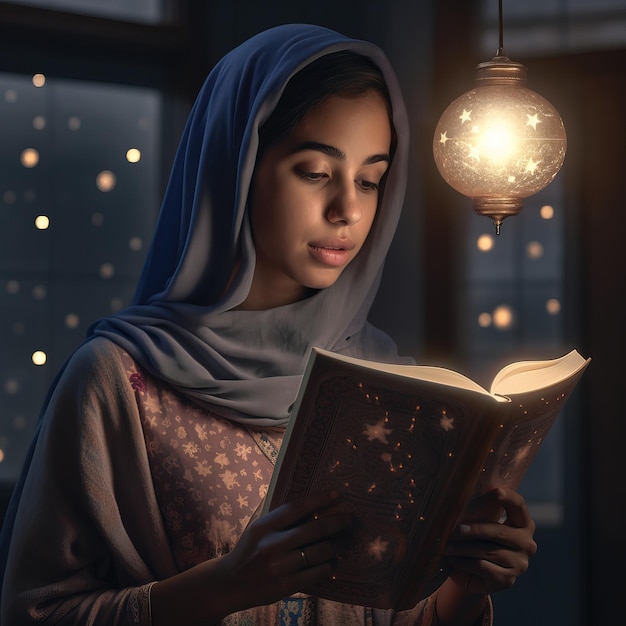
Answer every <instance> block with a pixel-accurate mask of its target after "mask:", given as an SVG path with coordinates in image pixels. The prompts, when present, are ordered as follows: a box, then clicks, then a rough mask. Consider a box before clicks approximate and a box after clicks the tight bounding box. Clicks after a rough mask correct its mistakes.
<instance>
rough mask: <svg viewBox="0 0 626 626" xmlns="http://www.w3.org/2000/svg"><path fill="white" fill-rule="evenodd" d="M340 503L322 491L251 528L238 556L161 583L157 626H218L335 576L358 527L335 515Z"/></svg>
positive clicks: (155, 599) (155, 596)
mask: <svg viewBox="0 0 626 626" xmlns="http://www.w3.org/2000/svg"><path fill="white" fill-rule="evenodd" d="M339 498H340V495H339V494H338V493H337V492H336V491H330V492H329V491H324V492H318V493H314V494H311V495H309V496H306V497H304V498H302V499H299V500H294V501H293V502H288V503H287V504H283V505H282V506H280V507H278V508H276V509H274V510H273V511H271V512H269V513H267V514H266V515H263V516H262V517H260V518H258V519H256V520H255V521H254V522H252V523H251V524H250V525H249V526H248V528H246V530H245V531H244V533H243V534H242V536H241V538H240V539H239V542H238V543H237V545H236V546H235V548H234V549H233V551H232V552H229V553H228V554H225V555H224V556H222V557H219V558H217V559H213V560H210V561H206V562H205V563H202V564H200V565H198V566H196V567H194V568H191V569H190V570H187V571H186V572H183V573H181V574H179V575H177V576H174V577H173V578H170V579H167V580H164V581H161V582H158V583H156V584H155V585H154V586H153V588H152V609H153V610H152V613H153V624H154V626H161V625H163V626H165V625H169V624H177V625H181V626H182V624H196V623H198V624H199V623H203V624H206V623H211V622H214V621H219V620H220V619H222V618H223V617H225V616H226V615H229V614H231V613H235V612H237V611H241V610H244V609H247V608H251V607H254V606H260V605H266V604H272V603H273V602H277V601H279V600H281V599H283V598H286V597H289V596H290V595H292V594H294V593H296V592H298V591H301V590H303V589H306V588H310V587H311V586H312V585H314V584H315V583H316V582H319V581H321V580H324V579H325V578H328V577H330V576H332V572H333V562H334V560H335V558H336V556H337V554H338V553H339V552H341V551H342V548H343V547H344V545H345V542H346V540H347V539H348V533H349V531H350V530H351V529H353V528H354V526H355V523H356V522H355V519H354V517H353V516H352V515H351V514H349V513H343V512H337V511H333V510H332V507H333V506H334V505H336V504H337V503H338V501H339ZM174 618H175V619H174ZM170 620H171V621H170Z"/></svg>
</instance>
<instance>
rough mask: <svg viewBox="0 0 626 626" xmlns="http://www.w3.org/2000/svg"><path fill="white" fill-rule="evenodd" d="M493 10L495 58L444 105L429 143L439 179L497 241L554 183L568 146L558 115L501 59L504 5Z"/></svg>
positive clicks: (521, 69)
mask: <svg viewBox="0 0 626 626" xmlns="http://www.w3.org/2000/svg"><path fill="white" fill-rule="evenodd" d="M498 9H499V15H498V27H499V47H498V50H497V53H496V56H495V57H494V58H493V59H491V60H490V61H486V62H484V63H480V64H479V65H478V66H477V67H476V74H475V85H474V88H473V89H472V90H470V91H468V92H467V93H465V94H463V95H462V96H460V97H459V98H457V99H456V100H454V102H452V103H451V104H450V105H449V106H448V108H447V109H446V110H445V111H444V112H443V114H442V116H441V118H440V119H439V122H438V124H437V127H436V129H435V134H434V137H433V156H434V159H435V163H436V165H437V169H438V170H439V173H440V174H441V176H442V177H443V178H444V180H445V181H446V182H447V183H448V184H449V185H450V186H451V187H452V188H453V189H455V190H456V191H458V192H459V193H461V194H463V195H465V196H467V197H469V198H471V199H472V205H473V208H474V210H475V211H476V213H478V214H479V215H485V216H487V217H490V218H491V219H492V220H493V223H494V225H495V228H496V234H500V227H501V225H502V220H504V219H505V218H506V217H509V216H511V215H517V213H519V212H520V210H521V209H522V206H523V200H524V198H527V197H528V196H531V195H533V194H535V193H537V192H538V191H540V190H541V189H543V188H544V187H546V186H547V185H548V184H549V183H550V182H552V180H553V179H554V177H555V176H556V175H557V173H558V171H559V169H560V168H561V165H562V164H563V161H564V159H565V151H566V147H567V138H566V134H565V128H564V126H563V121H562V120H561V117H560V116H559V114H558V112H557V110H556V109H555V108H554V107H553V106H552V105H551V104H550V103H549V102H548V101H547V100H546V99H545V98H543V97H542V96H540V95H539V94H537V93H535V92H534V91H532V90H530V89H528V87H527V86H526V82H527V70H526V67H525V66H524V65H522V64H521V63H516V62H514V61H511V60H510V59H509V58H508V57H506V56H505V55H504V49H503V27H502V0H499V7H498Z"/></svg>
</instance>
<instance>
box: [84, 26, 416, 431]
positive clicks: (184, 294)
mask: <svg viewBox="0 0 626 626" xmlns="http://www.w3.org/2000/svg"><path fill="white" fill-rule="evenodd" d="M339 50H351V51H354V52H356V53H359V54H362V55H364V56H367V57H369V58H371V59H372V60H373V61H374V62H375V64H376V65H377V66H378V67H379V68H380V69H381V70H382V72H383V75H384V78H385V81H386V83H387V86H388V90H389V92H390V96H391V102H392V114H393V124H394V127H395V130H396V134H397V148H396V152H395V154H394V158H393V161H392V164H391V167H390V169H389V171H388V173H387V180H386V183H385V189H384V194H383V197H382V201H381V205H380V206H379V209H378V213H377V217H376V220H375V225H374V227H373V229H372V231H371V232H370V235H369V237H368V239H367V241H366V243H365V245H364V247H363V248H362V250H361V251H360V253H359V254H358V255H357V257H356V258H355V259H354V260H353V262H352V263H351V264H350V265H349V266H348V267H347V268H346V269H345V270H344V272H343V273H342V274H341V276H340V277H339V279H338V280H337V281H336V283H335V284H334V285H332V286H331V287H329V288H327V289H323V290H320V291H319V292H317V293H316V294H315V295H313V296H311V297H309V298H306V299H304V300H302V301H299V302H296V303H294V304H290V305H286V306H281V307H277V308H274V309H270V310H262V311H244V310H233V309H234V307H236V306H237V305H239V304H240V303H241V302H243V301H244V299H245V298H246V296H247V294H248V291H249V289H250V284H251V281H252V276H253V273H254V265H255V251H254V245H253V241H252V235H251V231H250V225H249V221H248V214H247V210H246V208H247V201H248V192H249V190H250V184H251V179H252V174H253V169H254V165H255V160H256V156H257V148H258V129H259V127H260V126H261V125H262V124H263V122H264V121H265V120H267V118H268V116H269V115H270V114H271V112H272V111H273V109H274V107H275V106H276V104H277V102H278V100H279V98H280V96H281V94H282V91H283V89H284V88H285V85H286V83H287V82H288V80H289V78H290V77H291V76H293V74H295V73H296V72H297V71H298V70H300V69H301V68H302V67H304V66H305V65H307V64H309V63H311V62H312V61H313V60H315V59H316V58H318V57H320V56H322V55H325V54H328V53H331V52H336V51H339ZM407 153H408V124H407V119H406V111H405V108H404V103H403V100H402V96H401V91H400V87H399V85H398V81H397V79H396V76H395V74H394V72H393V70H392V68H391V66H390V64H389V61H388V60H387V58H386V56H385V55H384V53H383V52H382V51H381V50H380V49H379V48H378V47H376V46H375V45H373V44H371V43H368V42H365V41H359V40H354V39H349V38H347V37H345V36H343V35H340V34H338V33H336V32H333V31H331V30H329V29H326V28H323V27H319V26H312V25H304V24H290V25H283V26H278V27H275V28H272V29H269V30H267V31H264V32H262V33H260V34H258V35H256V36H254V37H252V38H251V39H249V40H248V41H246V42H245V43H243V44H242V45H240V46H239V47H237V48H235V49H234V50H232V51H231V52H230V53H228V54H227V55H226V56H225V57H223V58H222V60H221V61H219V62H218V63H217V65H216V66H215V67H214V69H213V70H212V71H211V72H210V74H209V76H208V77H207V79H206V81H205V83H204V85H203V87H202V88H201V90H200V92H199V95H198V97H197V100H196V102H195V104H194V106H193V109H192V111H191V113H190V116H189V119H188V121H187V124H186V127H185V130H184V133H183V136H182V139H181V142H180V145H179V148H178V151H177V154H176V157H175V160H174V164H173V168H172V173H171V177H170V180H169V183H168V187H167V189H166V193H165V196H164V199H163V204H162V207H161V212H160V215H159V218H158V221H157V225H156V231H155V235H154V239H153V242H152V245H151V248H150V250H149V252H148V256H147V260H146V263H145V266H144V269H143V273H142V276H141V278H140V281H139V284H138V287H137V291H136V295H135V298H134V303H133V304H132V305H131V306H130V307H128V308H126V309H124V310H122V311H120V312H119V313H117V314H114V315H111V316H109V317H106V318H103V319H102V320H99V321H98V322H97V323H95V324H94V325H93V326H92V328H91V330H90V333H91V336H104V337H108V338H109V339H111V340H112V341H114V342H115V343H117V344H118V345H120V346H121V347H122V348H124V349H125V350H127V351H128V352H129V353H130V354H131V356H132V357H133V358H134V359H135V360H136V361H137V362H138V363H139V364H140V366H141V367H143V368H144V369H145V370H146V371H147V372H149V373H150V374H152V375H154V376H156V377H158V378H159V379H161V380H163V381H165V382H166V383H168V384H170V385H172V386H173V387H174V388H175V389H176V390H178V391H179V392H180V393H182V394H184V395H185V396H187V397H189V398H191V399H193V400H194V401H195V402H198V403H200V404H202V405H205V406H207V407H212V408H217V410H218V411H219V413H220V414H222V415H223V416H225V417H229V418H231V419H233V420H236V421H239V422H243V423H250V422H252V423H255V424H258V425H280V424H284V423H285V422H286V421H287V419H288V415H289V408H290V406H291V404H292V403H293V401H294V398H295V395H296V392H297V387H298V385H299V382H300V380H301V377H302V373H303V371H304V367H305V363H306V359H307V357H308V354H309V352H310V348H311V347H312V346H319V347H322V348H326V349H328V350H333V351H339V352H344V353H348V354H352V355H356V356H362V357H366V358H377V359H381V360H382V359H385V358H393V357H391V356H390V355H391V354H392V353H394V352H395V347H394V346H392V345H391V343H390V339H389V338H388V337H387V336H386V335H384V334H383V333H380V332H377V331H376V330H375V329H373V328H372V327H371V326H370V325H369V324H368V323H367V315H368V313H369V309H370V306H371V304H372V301H373V299H374V296H375V294H376V290H377V288H378V284H379V282H380V278H381V272H382V269H383V263H384V259H385V255H386V253H387V250H388V248H389V245H390V244H391V241H392V238H393V235H394V232H395V230H396V226H397V223H398V219H399V216H400V212H401V208H402V203H403V199H404V189H405V184H406V166H407V160H408V159H407ZM238 259H240V263H241V264H240V268H239V270H238V272H237V273H236V277H235V280H234V281H233V282H232V284H230V285H229V286H228V287H227V284H228V281H229V278H230V276H231V273H232V270H233V267H234V264H235V263H236V262H238Z"/></svg>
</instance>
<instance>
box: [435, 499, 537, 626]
mask: <svg viewBox="0 0 626 626" xmlns="http://www.w3.org/2000/svg"><path fill="white" fill-rule="evenodd" d="M534 532H535V523H534V522H533V520H532V518H531V517H530V514H529V513H528V509H527V508H526V503H525V501H524V498H522V496H521V495H519V494H518V493H516V492H515V491H510V490H506V489H501V488H495V489H492V490H491V491H489V492H487V493H486V494H485V495H484V496H482V497H481V498H478V499H477V500H476V501H474V502H473V503H472V506H471V507H470V509H469V510H468V511H467V513H466V514H465V515H464V518H463V520H462V522H461V523H460V524H459V526H458V527H457V528H456V529H455V531H454V532H453V533H452V535H451V537H450V539H449V541H448V545H447V547H446V552H445V557H444V559H445V565H446V568H447V570H448V579H447V580H446V581H445V582H444V584H443V585H442V586H441V588H440V589H439V591H438V593H437V609H436V610H437V616H438V619H439V623H440V624H441V626H444V625H445V626H448V625H450V626H452V625H455V626H465V625H467V626H471V625H473V624H475V623H476V621H477V620H478V619H479V618H480V615H481V614H482V612H483V611H484V609H485V606H486V602H487V595H488V594H490V593H494V592H497V591H501V590H503V589H509V588H510V587H511V586H512V585H513V584H514V583H515V581H516V580H517V577H518V576H520V575H521V574H523V573H524V572H525V571H526V570H527V569H528V564H529V561H530V558H531V557H532V556H533V555H534V554H535V552H536V551H537V544H536V543H535V541H534V539H533V535H534Z"/></svg>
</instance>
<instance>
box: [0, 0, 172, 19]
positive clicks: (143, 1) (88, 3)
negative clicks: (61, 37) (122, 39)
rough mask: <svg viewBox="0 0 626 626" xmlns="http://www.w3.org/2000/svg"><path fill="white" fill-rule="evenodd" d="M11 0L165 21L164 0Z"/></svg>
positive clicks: (78, 10)
mask: <svg viewBox="0 0 626 626" xmlns="http://www.w3.org/2000/svg"><path fill="white" fill-rule="evenodd" d="M9 2H12V3H13V4H27V5H30V6H37V7H40V8H42V9H54V10H57V11H69V12H73V13H82V14H85V15H94V16H98V17H108V18H112V19H118V20H128V21H135V22H144V23H149V24H155V23H158V22H161V21H163V0H9Z"/></svg>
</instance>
